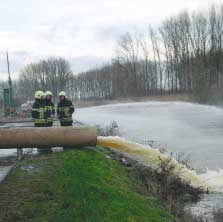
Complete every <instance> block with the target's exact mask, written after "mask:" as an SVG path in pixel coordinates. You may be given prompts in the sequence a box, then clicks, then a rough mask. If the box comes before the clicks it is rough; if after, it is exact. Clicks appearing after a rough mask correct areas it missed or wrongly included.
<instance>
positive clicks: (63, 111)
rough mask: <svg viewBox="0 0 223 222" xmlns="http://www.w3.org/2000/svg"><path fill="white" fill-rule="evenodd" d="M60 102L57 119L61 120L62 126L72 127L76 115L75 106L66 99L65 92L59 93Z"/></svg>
mask: <svg viewBox="0 0 223 222" xmlns="http://www.w3.org/2000/svg"><path fill="white" fill-rule="evenodd" d="M59 99H60V102H59V103H58V107H57V117H58V119H59V120H60V125H61V126H72V125H73V118H72V114H73V113H74V106H73V104H72V102H71V101H70V100H68V99H67V98H66V93H65V92H64V91H62V92H60V93H59Z"/></svg>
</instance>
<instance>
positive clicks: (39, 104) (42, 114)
mask: <svg viewBox="0 0 223 222" xmlns="http://www.w3.org/2000/svg"><path fill="white" fill-rule="evenodd" d="M44 97H45V93H44V92H43V91H36V93H35V102H34V104H33V107H32V118H33V122H34V126H35V127H47V118H46V106H45V99H44ZM37 149H38V152H39V153H43V154H44V153H50V152H51V148H43V149H41V147H38V148H37Z"/></svg>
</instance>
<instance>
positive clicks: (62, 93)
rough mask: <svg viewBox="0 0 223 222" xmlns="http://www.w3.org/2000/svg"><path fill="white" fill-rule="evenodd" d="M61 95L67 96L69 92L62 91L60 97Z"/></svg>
mask: <svg viewBox="0 0 223 222" xmlns="http://www.w3.org/2000/svg"><path fill="white" fill-rule="evenodd" d="M60 96H64V97H66V96H67V94H66V92H64V91H61V92H60V93H59V97H60Z"/></svg>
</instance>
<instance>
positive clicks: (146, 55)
mask: <svg viewBox="0 0 223 222" xmlns="http://www.w3.org/2000/svg"><path fill="white" fill-rule="evenodd" d="M222 43H223V5H220V6H211V7H210V9H209V10H208V11H205V12H202V11H198V12H193V13H189V12H187V11H184V12H181V13H180V14H178V15H176V16H172V17H170V18H168V19H166V20H165V21H163V22H162V24H161V25H160V26H159V27H156V28H153V27H152V26H151V25H148V27H147V28H145V30H143V31H130V32H128V33H126V34H125V35H123V36H121V37H120V39H119V41H118V42H117V49H116V57H115V58H114V59H113V60H112V62H111V63H110V64H108V65H104V66H103V67H101V68H98V69H93V70H89V71H87V72H83V73H79V74H78V75H74V74H73V73H72V71H71V69H70V66H69V63H68V62H67V61H66V60H64V59H62V58H49V59H47V60H42V61H40V62H38V63H33V64H29V65H27V66H26V67H24V69H23V70H22V71H21V73H20V77H19V80H18V82H17V83H16V91H17V94H18V95H21V96H22V97H24V98H25V97H27V96H28V95H29V96H30V95H33V93H34V91H35V90H37V89H43V90H51V91H52V92H53V94H54V95H57V94H58V92H59V91H60V90H66V91H67V93H68V95H69V97H71V98H72V99H80V100H99V99H115V98H119V97H136V96H149V95H157V94H164V93H178V92H187V93H192V94H193V95H194V96H195V97H196V99H197V101H199V102H206V101H207V100H208V99H210V96H211V95H218V96H219V97H221V96H223V48H222V47H223V44H222Z"/></svg>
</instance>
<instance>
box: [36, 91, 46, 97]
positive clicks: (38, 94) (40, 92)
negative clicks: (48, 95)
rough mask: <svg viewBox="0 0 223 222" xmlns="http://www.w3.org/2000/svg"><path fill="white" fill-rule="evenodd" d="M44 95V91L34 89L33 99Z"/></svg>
mask: <svg viewBox="0 0 223 222" xmlns="http://www.w3.org/2000/svg"><path fill="white" fill-rule="evenodd" d="M43 96H44V92H42V91H36V92H35V99H41V98H42V97H43Z"/></svg>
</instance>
